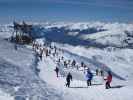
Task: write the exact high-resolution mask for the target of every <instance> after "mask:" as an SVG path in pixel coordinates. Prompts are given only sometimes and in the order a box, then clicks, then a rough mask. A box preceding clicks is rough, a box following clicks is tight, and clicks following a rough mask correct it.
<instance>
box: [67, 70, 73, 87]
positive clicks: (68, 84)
mask: <svg viewBox="0 0 133 100" xmlns="http://www.w3.org/2000/svg"><path fill="white" fill-rule="evenodd" d="M66 81H67V83H66V87H70V81H72V75H71V73H70V72H69V73H68V75H67V77H66Z"/></svg>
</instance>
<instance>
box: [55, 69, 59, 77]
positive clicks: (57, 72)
mask: <svg viewBox="0 0 133 100" xmlns="http://www.w3.org/2000/svg"><path fill="white" fill-rule="evenodd" d="M54 71H55V72H56V76H57V77H59V76H58V74H59V68H58V67H56V68H55V70H54Z"/></svg>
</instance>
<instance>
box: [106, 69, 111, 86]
mask: <svg viewBox="0 0 133 100" xmlns="http://www.w3.org/2000/svg"><path fill="white" fill-rule="evenodd" d="M105 80H106V83H105V88H106V89H109V88H111V86H110V83H111V82H112V74H111V71H108V76H107V78H106V79H105Z"/></svg>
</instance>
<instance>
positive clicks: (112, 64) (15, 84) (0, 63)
mask: <svg viewBox="0 0 133 100" xmlns="http://www.w3.org/2000/svg"><path fill="white" fill-rule="evenodd" d="M91 24H92V23H91ZM91 24H90V23H78V24H77V25H76V24H74V23H69V24H65V23H58V24H48V25H45V27H46V28H51V27H59V28H61V27H62V26H64V27H65V28H68V29H70V30H73V29H80V30H83V29H87V28H88V27H95V28H99V27H101V26H104V28H105V29H108V30H109V31H106V32H107V33H105V32H100V33H94V34H91V35H85V34H81V36H80V38H81V39H83V40H86V39H88V38H91V39H96V41H98V42H100V43H103V44H104V43H106V41H108V40H109V42H110V43H116V44H119V45H121V42H120V40H119V37H116V36H117V35H119V34H120V35H122V37H123V36H125V35H124V34H123V32H124V31H125V30H126V29H127V30H129V31H132V24H131V25H130V24H129V25H128V24H118V23H114V24H104V23H93V24H92V25H91ZM122 28H123V29H122ZM110 30H111V31H110ZM115 30H116V31H115ZM11 32H12V30H10V29H9V27H8V25H5V26H2V29H1V30H0V100H14V99H15V98H16V99H15V100H23V99H24V100H106V99H108V100H132V98H133V67H132V66H133V50H132V49H129V48H124V49H120V48H115V47H108V48H104V49H100V48H94V47H90V48H85V47H84V46H82V45H80V46H72V45H69V43H68V44H61V43H55V42H53V45H56V47H57V48H60V49H61V51H60V52H58V56H56V57H53V56H49V57H47V58H46V57H45V56H43V60H42V61H41V60H39V59H37V56H36V53H35V52H34V51H33V50H32V47H31V46H30V45H28V46H22V45H17V47H18V48H17V50H15V44H13V43H10V42H9V41H7V40H6V39H5V38H8V37H10V36H11ZM112 32H113V33H112ZM111 34H112V35H113V38H112V37H110V35H111ZM69 35H71V36H76V35H78V34H77V33H76V35H75V33H70V34H69ZM104 37H106V39H104ZM53 38H54V37H53ZM114 38H115V39H116V40H115V39H114ZM73 39H74V38H73ZM43 40H44V38H42V39H40V40H39V41H41V44H43V42H44V41H43ZM61 56H63V57H64V58H65V59H66V60H69V59H70V60H73V59H75V60H76V61H77V62H78V64H80V63H81V61H84V63H85V64H86V65H87V67H89V68H90V69H91V70H92V72H93V73H94V79H93V81H92V84H93V85H92V86H90V87H87V85H86V79H85V74H84V69H82V68H80V69H79V70H77V69H76V68H64V66H63V64H62V63H60V64H59V63H57V60H58V59H59V57H61ZM56 66H58V67H59V69H60V76H59V78H57V77H56V75H55V71H54V69H55V67H56ZM103 66H104V67H106V68H105V69H104V70H105V71H107V70H111V71H112V72H113V81H112V83H111V86H112V88H111V89H105V86H104V84H105V81H104V80H103V77H101V76H95V69H96V68H98V69H103ZM38 68H39V69H40V72H38V71H37V69H38ZM68 72H71V73H72V75H73V81H72V82H71V87H70V88H66V87H65V83H66V82H65V81H66V75H67V73H68ZM23 97H24V98H23Z"/></svg>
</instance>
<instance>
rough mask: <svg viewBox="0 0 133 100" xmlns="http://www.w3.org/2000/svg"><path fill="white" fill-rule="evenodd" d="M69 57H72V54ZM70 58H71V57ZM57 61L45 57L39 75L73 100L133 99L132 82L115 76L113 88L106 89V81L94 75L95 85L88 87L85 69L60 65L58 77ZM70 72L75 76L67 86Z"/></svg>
mask: <svg viewBox="0 0 133 100" xmlns="http://www.w3.org/2000/svg"><path fill="white" fill-rule="evenodd" d="M71 50H72V49H71ZM64 54H65V52H64ZM59 55H60V54H59ZM67 56H68V55H67ZM68 57H70V55H69V56H68ZM76 57H77V56H76ZM69 59H71V57H70V58H69ZM56 61H57V57H55V58H53V57H48V58H46V57H44V58H43V60H42V61H40V62H39V64H38V67H39V68H40V70H41V72H40V74H39V76H40V78H41V79H43V80H44V81H45V82H46V83H48V84H50V85H52V86H53V87H55V88H56V89H58V90H60V91H62V93H63V94H64V95H67V94H69V96H71V97H70V98H71V99H72V100H105V99H108V100H131V99H132V97H133V94H132V92H133V86H132V85H131V84H132V83H130V84H129V83H128V82H126V81H123V80H120V79H118V78H117V77H116V78H115V77H114V78H113V82H112V88H111V89H109V90H107V89H105V86H104V84H105V82H104V80H103V78H102V77H100V76H94V79H93V83H92V84H93V85H92V86H90V87H87V85H86V80H85V78H84V76H85V75H84V74H83V71H82V72H78V71H76V70H75V69H67V70H66V69H64V68H63V66H62V65H58V67H59V69H60V76H59V78H57V77H56V74H55V72H54V69H55V67H56V66H57V62H56ZM68 72H71V73H72V75H73V76H74V77H73V81H72V82H71V87H70V88H66V87H65V83H66V82H65V78H66V74H67V73H68ZM77 73H78V74H77ZM127 83H128V84H127Z"/></svg>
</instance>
